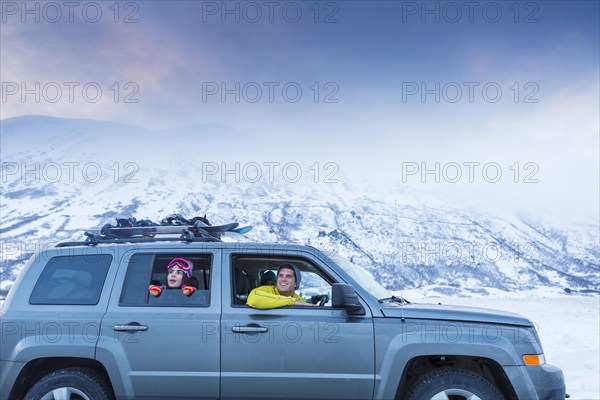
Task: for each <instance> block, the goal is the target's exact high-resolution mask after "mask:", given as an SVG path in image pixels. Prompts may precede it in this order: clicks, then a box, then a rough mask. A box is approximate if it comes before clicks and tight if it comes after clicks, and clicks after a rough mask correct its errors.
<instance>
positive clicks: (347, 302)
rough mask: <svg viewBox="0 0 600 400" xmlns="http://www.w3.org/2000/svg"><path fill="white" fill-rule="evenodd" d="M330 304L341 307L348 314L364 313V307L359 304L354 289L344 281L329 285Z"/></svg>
mask: <svg viewBox="0 0 600 400" xmlns="http://www.w3.org/2000/svg"><path fill="white" fill-rule="evenodd" d="M331 306H332V307H333V308H343V309H345V310H346V312H347V313H348V314H350V315H365V309H364V308H363V306H362V304H360V301H359V300H358V295H357V294H356V291H355V290H354V288H353V287H352V286H351V285H346V284H345V283H334V284H333V286H332V287H331Z"/></svg>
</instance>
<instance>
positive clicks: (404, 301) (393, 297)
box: [379, 296, 410, 304]
mask: <svg viewBox="0 0 600 400" xmlns="http://www.w3.org/2000/svg"><path fill="white" fill-rule="evenodd" d="M388 301H394V302H396V303H400V304H403V303H406V304H410V301H408V300H406V299H405V298H403V297H398V296H392V297H384V298H383V299H379V302H380V303H385V302H388Z"/></svg>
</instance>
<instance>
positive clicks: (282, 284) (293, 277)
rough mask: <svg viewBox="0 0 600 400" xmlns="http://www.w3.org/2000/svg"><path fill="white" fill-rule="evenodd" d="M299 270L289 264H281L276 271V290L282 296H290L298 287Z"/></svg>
mask: <svg viewBox="0 0 600 400" xmlns="http://www.w3.org/2000/svg"><path fill="white" fill-rule="evenodd" d="M301 279H302V277H301V276H300V270H298V268H296V267H295V266H293V265H291V264H281V265H280V266H279V268H278V269H277V290H278V291H279V293H280V294H282V295H284V296H291V295H292V294H293V293H294V290H296V289H298V287H300V280H301Z"/></svg>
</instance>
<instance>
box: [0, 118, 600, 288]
mask: <svg viewBox="0 0 600 400" xmlns="http://www.w3.org/2000/svg"><path fill="white" fill-rule="evenodd" d="M1 129H2V132H1V161H2V187H1V193H0V195H1V204H0V217H1V222H0V235H1V248H0V250H1V253H2V254H1V257H0V297H2V296H3V295H4V294H5V293H6V292H7V290H8V289H9V288H10V286H11V284H12V282H13V281H14V279H15V278H16V276H17V275H18V273H19V271H20V269H21V268H22V266H23V265H24V262H25V260H27V259H28V258H29V256H30V255H31V254H32V253H33V252H34V251H36V250H38V249H40V248H42V249H43V248H44V246H50V245H53V244H55V243H57V242H60V241H66V240H79V239H83V235H82V231H83V230H86V229H88V230H89V229H99V228H100V227H101V226H102V225H104V224H105V223H114V218H115V217H118V216H125V217H126V216H135V217H137V218H138V219H141V218H150V219H152V220H160V219H161V218H163V217H164V216H166V215H168V214H171V213H174V212H177V213H180V214H183V215H186V216H189V217H192V216H196V215H204V214H207V215H208V217H209V219H210V220H211V222H212V223H216V224H218V223H225V222H230V221H232V220H236V221H239V222H241V223H242V224H251V225H254V226H255V229H254V230H253V231H252V232H251V233H250V234H249V236H250V237H251V238H252V239H253V240H256V241H268V242H275V241H277V242H292V243H302V244H312V245H314V246H317V247H322V248H327V249H335V250H338V251H339V252H340V253H341V254H342V255H344V256H347V257H348V258H351V259H352V260H353V261H354V262H355V263H357V264H359V265H362V266H364V267H366V268H367V269H369V270H370V271H371V272H372V273H373V275H374V276H375V277H376V278H377V279H378V280H379V281H380V282H382V283H384V284H385V285H386V286H387V287H389V288H390V289H393V290H400V289H414V288H420V287H427V288H429V290H434V291H436V292H439V293H442V294H445V295H468V294H474V293H478V294H485V293H486V292H487V291H488V290H490V289H491V288H493V289H499V290H505V291H521V290H529V289H533V288H539V287H551V288H556V289H560V290H562V289H565V288H569V289H570V290H572V291H582V292H598V287H599V283H600V275H599V271H600V261H599V260H600V248H599V247H600V246H599V242H600V238H599V227H598V222H597V221H591V222H590V224H589V225H581V224H578V225H564V224H563V225H560V226H559V225H556V224H554V223H551V222H549V221H544V220H540V219H536V218H532V217H515V216H505V215H491V214H490V213H489V212H486V213H483V212H481V211H476V210H466V209H461V208H460V207H456V206H452V205H450V204H447V203H446V202H444V201H443V199H441V200H440V199H435V198H431V197H428V196H427V194H426V193H425V194H424V193H414V192H410V191H407V190H405V189H403V188H402V187H400V186H398V185H390V187H389V189H387V190H381V189H377V188H372V187H370V186H369V183H365V182H353V181H352V180H351V178H349V177H346V176H342V175H341V174H339V173H338V171H337V170H336V166H335V164H334V163H329V164H318V163H316V164H315V163H311V164H303V161H302V159H301V158H298V159H294V161H291V160H290V159H289V158H288V159H287V160H286V159H277V158H273V157H269V158H267V156H266V154H269V150H268V147H267V145H268V144H265V143H260V142H257V141H256V140H255V139H254V138H250V137H245V136H244V135H243V134H241V133H239V132H236V131H235V130H233V129H231V128H229V127H226V126H217V125H201V126H191V127H184V128H179V129H172V130H147V129H142V128H137V127H132V126H126V125H122V124H117V123H113V122H107V121H93V120H71V119H59V118H51V117H38V116H26V117H18V118H10V119H5V120H2V121H1ZM232 144H235V146H232ZM247 149H257V151H253V152H252V157H250V156H249V155H248V151H247ZM260 149H262V150H260Z"/></svg>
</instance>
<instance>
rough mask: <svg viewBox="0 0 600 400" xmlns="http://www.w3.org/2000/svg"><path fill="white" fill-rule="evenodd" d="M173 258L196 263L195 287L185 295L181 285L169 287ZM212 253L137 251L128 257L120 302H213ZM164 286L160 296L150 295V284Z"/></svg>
mask: <svg viewBox="0 0 600 400" xmlns="http://www.w3.org/2000/svg"><path fill="white" fill-rule="evenodd" d="M174 258H185V259H186V260H189V261H191V262H192V263H193V272H192V279H191V285H192V286H194V287H195V288H196V291H195V292H194V293H193V294H192V295H190V296H186V295H185V294H184V293H183V291H182V290H180V289H167V288H166V281H167V265H168V264H169V262H170V261H171V260H172V259H174ZM211 266H212V255H211V254H180V253H177V254H135V255H133V256H132V257H131V259H130V261H129V266H128V269H127V275H126V276H125V284H124V285H123V290H122V292H121V298H120V302H119V304H120V305H122V306H145V305H149V306H166V307H169V306H170V307H187V306H195V307H197V306H208V305H209V304H210V271H211ZM150 285H156V286H160V287H161V288H162V292H161V294H160V295H159V296H158V297H154V296H151V295H150V293H149V290H148V288H149V286H150Z"/></svg>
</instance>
